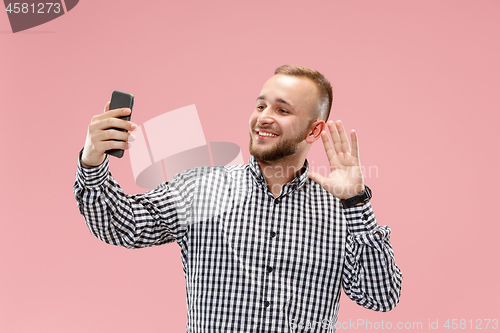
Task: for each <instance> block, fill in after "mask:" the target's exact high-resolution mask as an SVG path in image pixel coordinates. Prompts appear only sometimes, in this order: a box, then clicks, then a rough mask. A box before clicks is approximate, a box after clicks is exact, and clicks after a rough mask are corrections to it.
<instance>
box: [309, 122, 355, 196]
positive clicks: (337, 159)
mask: <svg viewBox="0 0 500 333" xmlns="http://www.w3.org/2000/svg"><path fill="white" fill-rule="evenodd" d="M327 126H328V128H329V130H330V134H331V136H332V139H333V145H332V143H331V141H330V139H329V138H328V134H326V132H325V131H323V132H322V133H321V139H322V140H323V144H324V146H325V151H326V155H327V157H328V162H329V163H330V174H329V175H328V176H327V177H325V176H322V175H320V174H319V173H317V172H309V174H308V176H309V178H311V179H312V180H314V181H315V182H317V183H319V184H320V185H321V186H322V187H323V188H324V189H325V190H326V191H328V192H330V193H331V194H333V195H334V196H336V197H337V198H339V199H347V198H350V197H353V196H355V195H356V194H358V193H360V192H362V191H363V190H364V182H363V173H362V170H361V164H360V161H359V153H358V137H357V135H356V132H355V131H354V130H352V131H351V145H352V147H351V146H350V145H349V142H348V141H347V135H346V132H345V130H344V125H342V122H341V121H340V120H337V121H336V122H335V123H334V122H333V121H329V122H328V123H327Z"/></svg>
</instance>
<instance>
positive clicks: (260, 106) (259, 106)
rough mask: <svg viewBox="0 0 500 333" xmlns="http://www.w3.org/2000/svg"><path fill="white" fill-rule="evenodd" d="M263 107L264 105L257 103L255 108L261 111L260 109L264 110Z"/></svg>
mask: <svg viewBox="0 0 500 333" xmlns="http://www.w3.org/2000/svg"><path fill="white" fill-rule="evenodd" d="M264 108H265V107H264V105H257V110H261V111H262V110H264Z"/></svg>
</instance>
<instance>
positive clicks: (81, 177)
mask: <svg viewBox="0 0 500 333" xmlns="http://www.w3.org/2000/svg"><path fill="white" fill-rule="evenodd" d="M82 153H83V148H82V150H80V153H79V154H78V170H77V173H76V179H77V181H78V183H79V184H80V186H81V187H87V188H89V187H96V186H101V185H103V184H104V182H105V181H106V180H107V179H108V175H109V156H108V154H106V158H105V159H104V161H103V162H102V163H101V164H99V165H97V166H92V167H84V166H83V165H82Z"/></svg>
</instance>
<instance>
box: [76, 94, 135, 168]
mask: <svg viewBox="0 0 500 333" xmlns="http://www.w3.org/2000/svg"><path fill="white" fill-rule="evenodd" d="M124 94H125V97H126V98H125V101H124V100H123V99H121V98H119V96H123V95H124ZM127 95H128V97H127ZM117 97H118V99H117ZM133 98H134V97H133V96H132V95H131V94H127V93H123V92H117V91H115V92H113V95H112V96H111V99H112V100H114V101H115V102H114V103H112V101H110V102H107V103H106V106H105V108H104V112H103V113H101V114H98V115H95V116H94V117H92V121H91V123H90V125H89V126H88V131H87V139H86V140H85V146H84V148H83V152H82V156H81V164H82V166H83V167H93V166H98V165H100V164H101V163H102V162H104V159H105V158H106V153H108V152H109V153H111V155H113V156H117V155H118V156H117V157H122V156H123V150H124V149H128V148H129V145H128V143H127V142H128V141H132V140H133V136H132V134H129V133H128V131H133V130H134V129H136V128H137V125H136V124H134V123H132V122H131V121H130V114H131V113H132V109H131V108H132V106H133ZM111 104H113V107H114V109H111V106H112V105H111ZM116 105H126V106H125V107H121V108H116ZM128 110H130V111H128ZM131 136H132V137H131ZM120 151H121V152H120ZM115 154H116V155H115Z"/></svg>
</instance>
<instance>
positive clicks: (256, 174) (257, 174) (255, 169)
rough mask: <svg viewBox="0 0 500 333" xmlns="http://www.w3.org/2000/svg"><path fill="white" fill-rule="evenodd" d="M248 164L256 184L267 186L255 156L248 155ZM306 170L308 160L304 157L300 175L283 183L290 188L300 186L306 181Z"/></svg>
mask: <svg viewBox="0 0 500 333" xmlns="http://www.w3.org/2000/svg"><path fill="white" fill-rule="evenodd" d="M248 165H249V167H250V173H251V174H252V176H253V178H254V179H255V181H256V182H257V184H259V185H261V186H263V187H265V188H267V181H266V178H265V177H264V175H263V174H262V171H261V170H260V166H259V163H258V162H257V160H256V159H255V157H253V155H251V156H250V159H249V161H248ZM308 171H309V162H308V161H307V159H306V160H305V162H304V165H303V166H302V169H301V170H300V175H299V176H297V177H295V178H294V179H292V180H291V181H290V182H289V183H287V184H285V185H284V186H290V187H291V188H292V189H295V188H300V187H302V186H303V185H304V184H305V183H306V181H307V178H308V177H307V173H308Z"/></svg>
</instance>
